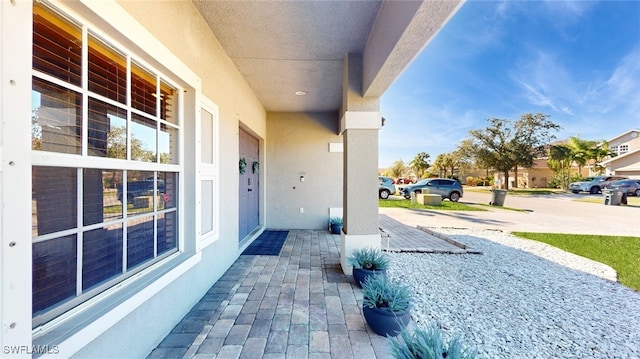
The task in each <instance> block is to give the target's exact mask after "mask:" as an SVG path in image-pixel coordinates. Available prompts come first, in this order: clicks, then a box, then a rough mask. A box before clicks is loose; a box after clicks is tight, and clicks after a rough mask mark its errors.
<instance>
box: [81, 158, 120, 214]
mask: <svg viewBox="0 0 640 359" xmlns="http://www.w3.org/2000/svg"><path fill="white" fill-rule="evenodd" d="M121 183H122V171H120V170H101V169H92V168H85V169H84V170H83V175H82V188H83V191H82V202H83V211H82V216H83V223H84V225H85V226H88V225H91V224H96V223H102V222H108V221H111V220H115V219H119V218H122V203H121V202H120V201H118V197H117V188H118V185H119V184H121Z"/></svg>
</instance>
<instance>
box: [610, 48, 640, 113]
mask: <svg viewBox="0 0 640 359" xmlns="http://www.w3.org/2000/svg"><path fill="white" fill-rule="evenodd" d="M603 87H604V91H605V92H606V98H607V100H608V101H609V103H610V104H611V106H612V107H613V106H615V107H622V108H623V109H624V111H625V112H626V113H628V114H635V115H636V116H638V113H640V46H638V47H636V48H635V49H633V51H631V53H629V54H628V55H627V56H625V57H624V58H623V59H622V61H621V62H620V64H619V65H618V66H617V67H616V68H615V69H614V70H613V71H612V73H611V76H610V77H609V78H608V79H607V81H606V82H605V84H604V86H603Z"/></svg>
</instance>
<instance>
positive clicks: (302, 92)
mask: <svg viewBox="0 0 640 359" xmlns="http://www.w3.org/2000/svg"><path fill="white" fill-rule="evenodd" d="M306 94H307V93H306V92H304V91H296V95H298V96H304V95H306Z"/></svg>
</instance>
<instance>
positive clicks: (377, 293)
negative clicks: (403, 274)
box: [362, 275, 411, 312]
mask: <svg viewBox="0 0 640 359" xmlns="http://www.w3.org/2000/svg"><path fill="white" fill-rule="evenodd" d="M362 304H363V306H365V307H369V308H381V309H388V310H389V311H391V312H402V311H405V310H407V309H409V306H410V305H411V291H410V290H409V287H408V286H406V285H403V284H401V283H400V282H397V281H393V280H390V279H387V276H385V275H372V276H369V277H367V279H366V280H365V281H364V284H363V285H362Z"/></svg>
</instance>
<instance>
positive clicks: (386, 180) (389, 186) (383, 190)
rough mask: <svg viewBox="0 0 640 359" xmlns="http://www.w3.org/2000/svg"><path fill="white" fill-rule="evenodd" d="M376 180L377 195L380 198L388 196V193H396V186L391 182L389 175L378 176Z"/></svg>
mask: <svg viewBox="0 0 640 359" xmlns="http://www.w3.org/2000/svg"><path fill="white" fill-rule="evenodd" d="M378 181H379V182H380V185H379V188H378V196H379V197H380V198H382V199H387V198H389V196H390V195H392V194H395V193H396V186H394V184H393V179H392V178H391V177H382V176H379V177H378Z"/></svg>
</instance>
